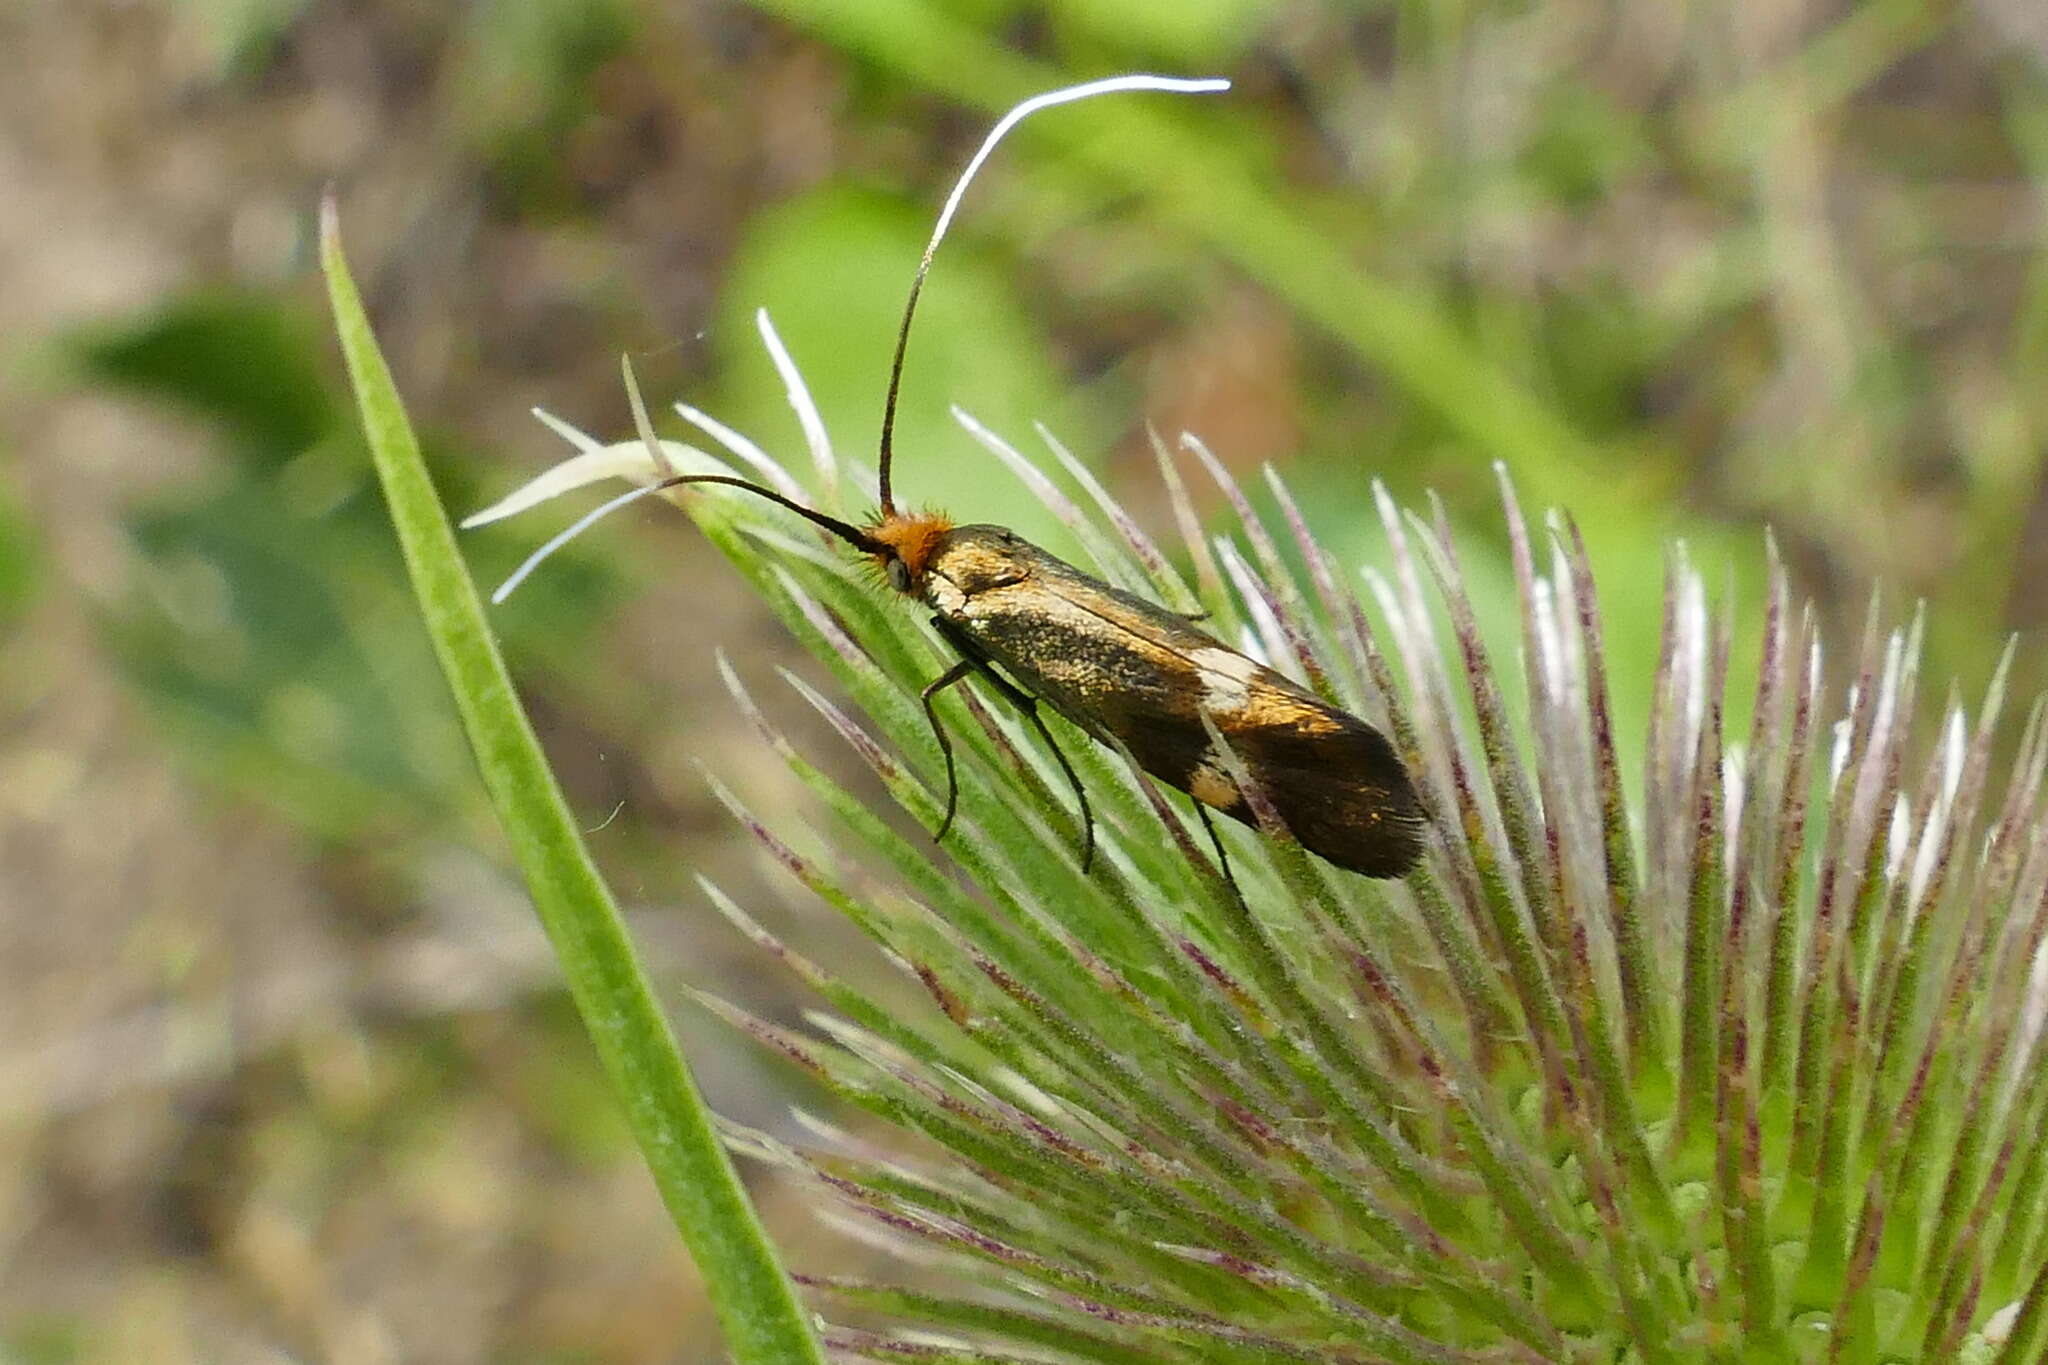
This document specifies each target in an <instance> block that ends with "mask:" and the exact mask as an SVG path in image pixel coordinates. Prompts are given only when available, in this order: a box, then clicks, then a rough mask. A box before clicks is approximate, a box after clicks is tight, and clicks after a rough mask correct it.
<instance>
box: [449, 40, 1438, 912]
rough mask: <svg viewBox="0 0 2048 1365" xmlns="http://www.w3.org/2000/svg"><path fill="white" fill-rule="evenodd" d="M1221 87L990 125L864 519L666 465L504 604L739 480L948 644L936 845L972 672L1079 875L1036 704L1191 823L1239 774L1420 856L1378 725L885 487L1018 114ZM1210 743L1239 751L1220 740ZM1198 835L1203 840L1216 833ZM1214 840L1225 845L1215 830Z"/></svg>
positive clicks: (1394, 871) (1028, 550)
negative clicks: (648, 507) (1001, 713)
mask: <svg viewBox="0 0 2048 1365" xmlns="http://www.w3.org/2000/svg"><path fill="white" fill-rule="evenodd" d="M1229 84H1230V83H1229V82H1228V81H1223V80H1174V79H1169V78H1166V77H1160V76H1118V77H1112V78H1110V79H1107V80H1100V81H1092V82H1089V83H1087V84H1084V85H1076V86H1070V87H1066V88H1063V89H1059V90H1052V91H1048V92H1046V93H1044V94H1041V95H1037V96H1034V97H1033V98H1031V99H1028V100H1025V101H1024V102H1023V103H1022V104H1019V105H1018V106H1017V107H1016V108H1014V109H1012V110H1011V111H1010V112H1009V113H1008V114H1006V115H1004V116H1003V118H1002V119H1001V120H1000V121H999V122H998V123H997V124H996V126H995V127H994V128H993V129H992V130H990V132H989V134H988V136H987V138H986V139H984V140H983V142H982V144H981V147H980V149H979V150H978V151H976V153H975V154H974V156H973V158H972V159H971V160H970V161H969V162H968V163H967V167H966V169H965V170H964V171H962V172H961V175H960V178H959V180H958V181H957V182H955V184H954V186H953V190H952V193H951V194H950V195H949V196H948V197H947V199H946V203H945V206H944V208H943V209H941V210H940V213H939V218H938V224H937V226H936V227H935V228H934V229H933V231H932V236H931V240H930V241H929V242H928V243H927V244H926V246H925V249H924V256H923V259H922V260H920V261H919V263H918V266H917V273H916V275H915V276H914V277H913V279H912V281H911V286H910V298H909V301H908V302H907V303H906V304H905V305H904V309H903V319H902V322H901V324H900V325H899V327H898V329H897V333H896V351H895V357H894V359H893V360H892V362H891V364H890V368H889V388H888V396H887V398H886V399H885V401H884V405H883V410H882V436H881V443H880V448H879V455H878V469H877V473H878V484H879V488H880V494H881V507H880V510H879V511H877V512H876V514H875V515H874V517H873V518H872V519H871V520H869V521H868V522H866V523H865V524H863V525H858V526H856V525H854V524H852V523H850V522H845V521H841V520H840V519H838V518H837V517H833V516H829V515H827V514H826V513H824V512H821V511H818V510H817V509H815V508H811V507H805V506H803V505H802V504H801V503H798V502H796V501H794V500H793V499H791V498H789V497H787V496H785V495H784V494H782V493H779V492H776V491H775V490H774V489H771V488H766V487H763V486H762V485H760V484H757V483H752V482H749V481H748V480H745V479H741V478H736V477H733V476H730V475H725V474H679V475H672V476H670V477H667V478H664V479H662V480H661V481H660V482H658V483H655V484H652V485H649V486H646V487H642V488H638V489H635V490H633V491H632V492H630V493H627V494H624V495H623V496H621V497H618V498H614V499H613V500H612V501H611V502H608V503H606V504H604V505H603V506H601V507H599V508H598V509H596V510H595V511H594V512H591V513H590V514H588V515H587V516H585V517H584V518H583V519H582V520H580V521H578V522H577V523H576V524H575V525H573V526H571V527H570V528H569V529H568V530H567V531H565V532H563V533H562V534H560V535H558V536H556V537H555V538H554V539H553V540H550V541H549V542H548V543H547V544H545V545H543V546H542V547H541V548H540V549H539V550H537V551H535V552H534V554H533V555H532V556H530V557H529V558H528V559H527V561H526V563H524V564H523V565H521V566H520V568H519V570H518V572H516V573H514V574H513V575H512V576H511V577H510V578H508V579H507V580H506V581H505V583H504V585H503V586H501V587H500V588H499V589H498V592H497V593H496V594H495V596H494V600H499V601H502V600H503V599H504V597H505V595H506V594H508V593H509V592H511V590H512V589H513V588H515V587H516V586H518V584H519V583H520V581H521V580H523V579H524V578H525V577H526V575H527V574H528V573H530V572H531V571H532V570H533V569H534V568H535V567H536V566H537V565H538V564H539V563H540V562H541V560H543V559H545V558H546V557H547V556H548V555H549V554H551V553H552V552H553V551H554V550H556V549H557V548H559V547H560V546H561V545H563V544H565V543H567V542H568V541H569V540H571V539H573V538H574V537H575V536H576V535H577V534H579V533H580V532H581V531H582V530H583V529H584V528H585V527H587V526H589V525H590V524H591V523H592V522H594V521H596V520H597V519H598V518H600V517H602V516H604V515H605V514H607V513H609V512H610V511H612V510H613V509H615V508H617V507H620V506H623V505H624V504H626V503H628V502H631V501H634V500H636V499H638V498H641V497H644V496H646V495H648V494H651V493H658V492H661V491H663V490H665V489H669V488H675V487H679V486H682V485H685V484H724V485H726V486H728V487H732V488H738V489H741V490H743V491H745V492H748V493H752V494H754V495H755V496H757V497H762V498H766V499H768V500H769V501H771V502H774V503H777V504H779V505H780V506H782V507H785V508H787V509H788V510H790V511H791V512H794V513H795V514H796V515H798V516H800V517H803V518H804V519H805V520H807V521H809V522H811V523H812V524H813V525H816V526H819V527H822V528H823V529H824V530H826V531H828V532H830V533H831V534H832V535H834V536H836V537H838V538H839V539H840V540H842V541H844V542H845V543H846V544H848V545H850V546H852V547H853V549H854V550H856V551H858V552H859V553H861V554H863V555H866V556H868V557H869V558H871V559H872V560H873V561H874V563H875V565H876V566H877V567H878V568H879V569H880V570H881V572H882V575H883V578H884V580H885V581H886V582H887V583H888V585H889V586H890V587H891V588H893V589H894V590H895V591H896V592H898V593H901V594H903V595H904V596H906V597H910V598H914V599H916V600H918V601H920V602H922V603H923V604H924V605H925V606H927V607H929V608H930V609H931V612H932V616H931V624H932V626H933V628H934V629H935V630H936V631H937V632H938V634H939V637H940V638H941V639H942V640H944V641H945V642H946V644H947V645H949V646H950V647H951V648H952V650H953V651H954V653H956V654H957V655H958V656H959V657H958V660H957V662H955V663H954V664H953V666H952V667H951V668H949V669H947V670H946V671H945V672H944V673H942V674H940V675H939V676H938V677H937V678H935V679H933V680H932V681H931V682H930V683H929V684H927V685H926V686H925V688H924V690H923V692H922V694H921V697H920V700H921V701H922V703H923V706H924V713H925V717H926V719H927V720H928V721H929V722H930V724H931V728H932V733H933V734H934V735H935V736H936V737H937V740H938V744H939V752H940V754H941V755H942V757H943V758H944V760H945V767H946V807H945V815H944V817H943V818H942V819H941V820H940V821H939V827H938V829H937V831H936V832H935V833H934V834H933V838H934V839H944V838H945V836H946V832H947V830H948V829H950V828H951V827H952V823H953V816H954V813H955V811H956V809H957V806H958V799H959V779H958V776H957V774H956V772H955V769H954V762H953V745H952V741H951V740H950V739H949V738H948V736H947V734H946V730H945V727H944V726H943V725H941V724H940V723H939V717H938V713H937V711H936V710H935V709H934V705H933V703H934V700H935V699H936V698H937V697H938V695H939V694H940V693H941V692H943V691H945V690H946V689H947V688H949V687H952V686H954V685H955V684H957V683H960V682H963V681H965V680H967V679H968V678H979V679H980V680H981V681H982V682H984V683H986V684H987V685H988V686H989V687H991V688H993V689H994V690H995V691H996V692H997V693H998V694H999V695H1001V696H1002V697H1003V698H1004V699H1005V700H1006V701H1008V702H1009V703H1010V704H1011V705H1013V706H1015V707H1016V708H1017V710H1018V711H1019V712H1020V713H1021V714H1022V715H1023V716H1024V718H1025V719H1026V720H1027V721H1029V722H1030V724H1031V725H1032V726H1033V728H1034V729H1035V730H1036V731H1037V733H1038V735H1039V737H1040V738H1041V739H1042V740H1044V741H1045V743H1046V745H1047V746H1048V748H1049V749H1050V750H1051V752H1052V755H1053V758H1054V759H1055V760H1056V761H1057V762H1058V764H1059V767H1060V771H1061V773H1062V774H1063V775H1064V776H1065V778H1066V781H1067V783H1068V785H1069V786H1071V787H1072V788H1073V791H1074V796H1075V799H1076V801H1077V802H1078V803H1079V806H1080V813H1081V823H1082V831H1083V834H1082V857H1081V865H1082V867H1083V869H1084V870H1085V869H1086V868H1087V867H1088V866H1089V864H1090V863H1091V861H1092V859H1093V856H1094V851H1095V820H1094V814H1093V812H1092V811H1091V809H1090V808H1089V805H1088V793H1087V791H1086V789H1085V788H1083V786H1082V785H1081V780H1080V778H1079V777H1078V776H1077V775H1076V774H1075V772H1074V768H1073V765H1072V764H1071V763H1070V762H1069V761H1068V759H1067V756H1066V755H1065V754H1064V753H1063V752H1061V750H1060V747H1059V743H1058V741H1057V740H1055V739H1054V737H1053V734H1052V731H1051V730H1050V729H1049V728H1047V726H1046V723H1045V718H1044V717H1043V716H1041V715H1040V714H1039V709H1038V708H1039V703H1040V702H1044V703H1046V704H1047V705H1049V706H1051V707H1052V708H1053V710H1055V711H1057V712H1059V713H1060V714H1061V715H1062V716H1065V717H1066V718H1067V719H1068V720H1070V721H1072V722H1073V723H1074V724H1075V725H1077V726H1079V727H1080V728H1081V729H1082V730H1083V731H1085V732H1087V733H1088V734H1089V735H1090V736H1092V737H1094V738H1095V739H1097V740H1099V741H1101V742H1103V743H1106V744H1109V745H1111V746H1113V747H1121V748H1122V749H1124V750H1125V751H1127V752H1128V753H1129V754H1130V755H1131V757H1133V758H1134V759H1135V760H1136V761H1137V763H1138V765H1139V766H1140V767H1142V768H1143V769H1144V770H1145V771H1146V772H1148V773H1150V774H1151V775H1152V776H1154V777H1156V778H1158V779H1159V780H1161V781H1162V782H1165V783H1167V784H1168V785H1170V786H1172V787H1175V788H1178V789H1179V790H1180V791H1183V792H1185V793H1187V794H1188V795H1189V796H1191V797H1193V798H1194V800H1195V801H1196V802H1197V803H1198V805H1197V810H1198V811H1200V812H1202V819H1203V822H1204V823H1205V824H1206V823H1207V822H1208V815H1207V813H1206V811H1207V809H1214V810H1218V811H1221V812H1222V813H1223V814H1225V815H1228V816H1230V817H1232V818H1233V819H1236V820H1239V821H1242V822H1243V823H1245V824H1248V825H1253V826H1255V827H1256V825H1257V823H1258V822H1257V818H1256V816H1255V814H1254V810H1253V804H1254V803H1253V801H1252V800H1251V799H1248V797H1247V795H1246V793H1245V791H1244V790H1242V789H1241V788H1240V786H1239V781H1238V778H1237V776H1235V774H1236V773H1239V772H1241V773H1243V774H1244V775H1246V776H1247V777H1248V778H1249V779H1250V781H1251V783H1252V784H1253V785H1254V786H1255V787H1256V793H1255V794H1256V795H1259V796H1262V797H1263V798H1264V804H1265V805H1266V806H1268V807H1269V808H1270V809H1271V811H1272V812H1273V814H1274V815H1276V816H1277V818H1278V819H1279V821H1280V823H1281V824H1282V825H1284V826H1285V827H1286V829H1287V831H1288V832H1289V833H1290V834H1292V835H1293V836H1294V838H1295V839H1296V840H1297V841H1299V842H1300V843H1301V845H1302V846H1303V847H1305V848H1307V849H1308V850H1309V851H1310V852H1312V853H1315V854H1318V855H1319V856H1321V857H1323V858H1326V859H1328V860H1329V861H1330V862H1332V863H1334V864H1336V865H1337V866H1339V867H1343V868H1348V869H1350V870H1352V871H1354V872H1361V873H1364V874H1365V875H1366V876H1368V877H1399V876H1402V875H1404V874H1405V873H1407V872H1408V870H1409V869H1410V868H1412V867H1413V866H1414V865H1415V862H1416V860H1417V858H1418V857H1419V856H1420V854H1421V849H1422V826H1423V819H1422V814H1421V811H1420V808H1419V807H1418V805H1417V802H1416V797H1415V791H1414V788H1413V787H1412V786H1411V785H1410V783H1409V780H1408V773H1407V770H1406V769H1405V768H1404V767H1403V766H1402V764H1401V760H1400V758H1399V757H1398V756H1397V755H1396V754H1395V752H1394V748H1393V746H1392V745H1391V744H1389V743H1388V742H1387V740H1386V737H1385V736H1383V735H1381V734H1380V732H1379V731H1378V730H1375V729H1374V728H1373V727H1372V726H1370V725H1368V724H1366V723H1365V722H1364V721H1362V720H1360V719H1359V718H1358V717H1356V716H1354V715H1352V714H1351V713H1349V712H1348V711H1343V710H1340V709H1339V708H1337V707H1335V706H1332V705H1330V704H1329V703H1328V702H1325V701H1323V700H1322V699H1321V698H1319V697H1317V696H1316V695H1314V694H1313V693H1311V692H1309V691H1308V690H1307V689H1305V688H1303V687H1301V686H1299V685H1297V684H1296V683H1294V682H1292V681H1290V680H1289V679H1287V678H1285V677H1283V676H1281V675H1280V674H1279V673H1276V672H1274V671H1273V670H1272V669H1270V668H1267V667H1266V666H1265V665H1264V664H1261V663H1259V662H1258V661H1257V660H1255V659H1252V658H1250V657H1248V656H1246V655H1244V654H1241V653H1239V652H1238V651H1237V650H1234V649H1232V648H1230V647H1229V646H1228V645H1225V644H1224V643H1223V642H1222V641H1220V640H1217V639H1216V638H1215V637H1214V636H1211V635H1210V634H1208V633H1207V632H1206V631H1203V630H1201V629H1199V628H1197V627H1196V626H1195V625H1194V624H1193V623H1192V622H1191V621H1190V620H1189V618H1187V617H1185V616H1182V615H1180V614H1178V613H1176V612H1173V611H1169V610H1167V609H1166V608H1165V607H1162V606H1159V605H1158V604H1156V603H1153V602H1148V601H1146V600H1145V599H1143V598H1141V597H1137V596H1135V595H1133V594H1131V593H1128V592H1124V591H1122V590H1121V589H1118V588H1114V587H1111V586H1110V585H1109V584H1107V583H1104V582H1102V581H1100V580H1099V579H1096V578H1093V577H1091V576H1089V575H1088V574H1085V573H1082V572H1081V571H1080V570H1079V569H1076V568H1075V567H1073V566H1072V565H1071V564H1067V563H1065V562H1063V561H1062V560H1059V559H1057V558H1055V557H1053V556H1052V555H1050V554H1047V553H1046V552H1045V551H1044V550H1041V549H1039V548H1038V547H1037V546H1035V545H1033V544H1031V543H1030V542H1029V541H1027V540H1025V539H1024V538H1023V537H1021V536H1019V535H1017V534H1016V533H1015V532H1014V531H1010V530H1008V529H1006V528H1004V527H1001V526H991V525H983V524H970V525H955V524H954V523H953V522H952V521H951V520H950V519H949V518H947V517H945V516H943V515H941V514H938V513H934V512H911V511H905V510H904V509H902V508H901V507H899V506H898V505H897V503H896V499H895V496H894V493H893V490H892V485H891V481H890V474H891V466H892V464H893V456H894V447H893V444H892V439H893V435H894V431H895V425H896V399H897V394H898V392H899V390H900V387H901V383H902V378H903V360H904V354H905V352H906V350H907V348H908V346H909V342H910V324H911V319H912V318H913V317H914V316H915V314H916V312H917V300H918V295H919V294H920V293H921V292H922V290H923V288H924V282H925V277H926V275H927V274H928V273H929V272H930V270H931V264H932V256H933V254H934V253H935V252H936V251H937V250H938V247H939V243H940V242H941V241H942V240H944V238H945V235H946V229H947V228H948V227H949V226H950V225H951V223H952V219H953V215H954V213H955V211H956V210H957V209H958V208H959V206H960V201H961V198H962V196H964V195H965V194H966V192H967V187H968V184H969V183H970V182H971V181H972V180H973V179H974V176H975V173H976V172H977V171H979V170H980V169H981V166H982V163H983V162H985V161H986V160H987V159H988V157H989V154H990V153H991V152H993V151H994V150H995V148H996V144H997V143H999V142H1000V141H1001V140H1002V138H1003V136H1004V135H1005V134H1006V133H1008V132H1009V131H1010V129H1012V128H1013V127H1015V126H1016V125H1017V124H1018V123H1019V122H1020V121H1022V120H1023V119H1024V118H1026V117H1028V116H1029V115H1031V114H1033V113H1035V112H1037V111H1038V110H1040V109H1044V108H1048V107H1050V106H1053V105H1057V104H1066V103H1069V102H1071V101H1074V100H1079V99H1085V98H1088V97H1090V96H1093V95H1102V94H1110V93H1113V92H1117V91H1126V90H1160V91H1169V92H1175V93H1181V94H1205V93H1210V92H1214V91H1220V90H1226V89H1228V88H1229ZM515 504H516V505H515ZM524 505H526V503H525V501H521V500H519V499H518V498H517V495H515V498H514V499H508V500H507V502H506V503H501V504H500V505H499V506H498V507H496V508H492V509H489V510H487V511H485V512H482V513H479V514H478V515H476V516H474V517H471V518H470V519H469V520H468V521H465V522H464V523H463V525H464V526H474V525H479V524H481V523H483V522H485V521H489V520H494V519H495V518H496V517H497V516H500V515H505V514H506V513H509V512H510V511H513V510H517V507H518V506H524ZM1219 738H1220V739H1221V740H1222V741H1224V742H1225V743H1227V745H1228V746H1229V749H1230V751H1231V756H1234V758H1235V760H1236V762H1235V763H1232V762H1231V761H1230V756H1226V755H1225V754H1223V753H1222V752H1221V751H1220V750H1219V749H1218V747H1217V740H1218V739H1219ZM1210 832H1211V835H1212V837H1213V836H1214V830H1213V828H1212V829H1211V831H1210ZM1217 850H1218V852H1219V854H1220V853H1221V851H1222V845H1221V843H1220V842H1218V844H1217Z"/></svg>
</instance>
